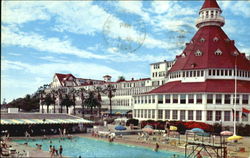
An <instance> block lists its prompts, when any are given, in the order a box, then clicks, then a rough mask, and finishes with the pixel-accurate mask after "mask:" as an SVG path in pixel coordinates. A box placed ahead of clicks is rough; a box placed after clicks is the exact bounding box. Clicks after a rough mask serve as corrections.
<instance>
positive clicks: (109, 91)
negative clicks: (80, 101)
mask: <svg viewBox="0 0 250 158" xmlns="http://www.w3.org/2000/svg"><path fill="white" fill-rule="evenodd" d="M115 91H116V88H115V87H114V86H113V85H111V84H109V85H108V86H107V88H105V89H104V93H105V94H107V95H108V98H109V109H110V115H112V101H111V99H112V98H113V97H114V96H115V95H114V94H113V93H114V92H115Z"/></svg>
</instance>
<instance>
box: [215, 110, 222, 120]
mask: <svg viewBox="0 0 250 158" xmlns="http://www.w3.org/2000/svg"><path fill="white" fill-rule="evenodd" d="M220 120H221V111H216V112H215V121H220Z"/></svg>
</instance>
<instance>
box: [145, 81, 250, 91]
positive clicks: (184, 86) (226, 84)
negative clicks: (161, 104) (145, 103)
mask: <svg viewBox="0 0 250 158" xmlns="http://www.w3.org/2000/svg"><path fill="white" fill-rule="evenodd" d="M194 92H217V93H234V80H218V79H217V80H206V81H205V82H184V83H182V82H181V81H175V82H168V83H166V84H164V85H162V86H160V87H158V88H156V89H153V90H152V91H150V92H148V93H147V94H152V93H194ZM237 93H250V81H237Z"/></svg>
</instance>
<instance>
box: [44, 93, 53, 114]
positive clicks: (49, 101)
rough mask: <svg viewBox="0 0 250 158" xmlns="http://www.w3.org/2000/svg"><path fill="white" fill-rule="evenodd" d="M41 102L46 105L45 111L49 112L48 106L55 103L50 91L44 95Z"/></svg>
mask: <svg viewBox="0 0 250 158" xmlns="http://www.w3.org/2000/svg"><path fill="white" fill-rule="evenodd" d="M42 104H45V105H47V113H49V106H50V105H51V104H55V101H54V100H53V98H52V97H51V94H50V93H48V94H46V95H45V98H44V100H43V101H42Z"/></svg>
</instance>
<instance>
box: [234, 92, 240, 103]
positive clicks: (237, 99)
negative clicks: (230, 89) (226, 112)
mask: <svg viewBox="0 0 250 158" xmlns="http://www.w3.org/2000/svg"><path fill="white" fill-rule="evenodd" d="M239 102H240V95H239V94H237V95H236V104H239ZM234 103H235V95H234Z"/></svg>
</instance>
